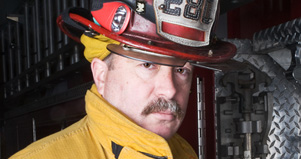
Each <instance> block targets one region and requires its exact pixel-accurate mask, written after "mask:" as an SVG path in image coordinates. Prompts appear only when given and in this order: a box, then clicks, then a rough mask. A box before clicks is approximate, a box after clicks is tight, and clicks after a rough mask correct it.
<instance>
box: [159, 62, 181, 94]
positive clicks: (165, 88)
mask: <svg viewBox="0 0 301 159" xmlns="http://www.w3.org/2000/svg"><path fill="white" fill-rule="evenodd" d="M160 72H161V73H159V74H158V76H157V79H156V94H157V96H158V97H165V98H166V99H172V98H173V97H174V96H175V94H176V92H177V89H176V83H175V80H174V74H173V69H172V68H165V69H164V71H163V68H161V69H160Z"/></svg>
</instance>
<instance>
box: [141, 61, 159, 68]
mask: <svg viewBox="0 0 301 159" xmlns="http://www.w3.org/2000/svg"><path fill="white" fill-rule="evenodd" d="M141 66H142V67H144V68H147V69H156V68H157V65H155V64H152V63H149V62H144V63H142V64H141Z"/></svg>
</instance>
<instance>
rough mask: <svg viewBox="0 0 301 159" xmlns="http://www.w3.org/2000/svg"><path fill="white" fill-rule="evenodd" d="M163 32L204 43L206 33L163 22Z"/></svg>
mask: <svg viewBox="0 0 301 159" xmlns="http://www.w3.org/2000/svg"><path fill="white" fill-rule="evenodd" d="M162 31H163V32H165V33H168V34H171V35H175V36H178V37H181V38H185V39H190V40H195V41H202V42H204V41H205V34H206V33H205V32H204V31H201V30H197V29H193V28H188V27H185V26H181V25H177V24H171V23H168V22H164V21H163V22H162Z"/></svg>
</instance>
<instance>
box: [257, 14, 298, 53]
mask: <svg viewBox="0 0 301 159" xmlns="http://www.w3.org/2000/svg"><path fill="white" fill-rule="evenodd" d="M300 40H301V18H298V19H295V20H292V21H289V22H286V23H282V24H280V25H277V26H273V27H271V28H268V29H265V30H262V31H259V32H257V33H255V34H254V36H253V43H254V51H257V52H266V51H269V50H273V49H279V48H283V47H285V45H288V44H293V43H296V42H299V41H300Z"/></svg>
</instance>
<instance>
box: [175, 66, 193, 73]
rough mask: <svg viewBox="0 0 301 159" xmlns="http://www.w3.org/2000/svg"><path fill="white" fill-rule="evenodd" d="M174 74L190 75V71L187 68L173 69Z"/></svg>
mask: <svg viewBox="0 0 301 159" xmlns="http://www.w3.org/2000/svg"><path fill="white" fill-rule="evenodd" d="M175 71H176V73H178V74H181V75H189V74H190V73H191V70H190V69H189V68H185V67H177V68H175Z"/></svg>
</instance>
